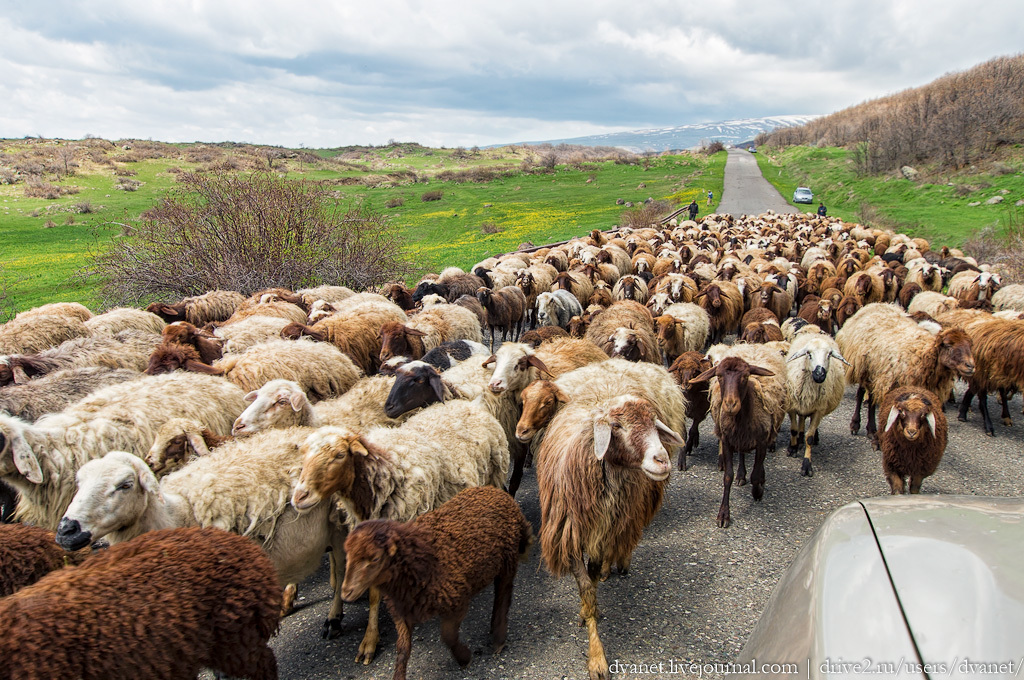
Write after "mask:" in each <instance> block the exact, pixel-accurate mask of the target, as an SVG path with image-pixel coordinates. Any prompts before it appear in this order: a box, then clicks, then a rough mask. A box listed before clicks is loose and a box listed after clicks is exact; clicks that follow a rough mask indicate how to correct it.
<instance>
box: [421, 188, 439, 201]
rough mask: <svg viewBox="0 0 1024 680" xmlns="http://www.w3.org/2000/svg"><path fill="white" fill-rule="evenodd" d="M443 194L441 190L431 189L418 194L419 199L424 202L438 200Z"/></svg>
mask: <svg viewBox="0 0 1024 680" xmlns="http://www.w3.org/2000/svg"><path fill="white" fill-rule="evenodd" d="M443 196H444V192H443V191H442V190H440V189H433V190H431V191H427V192H424V194H423V195H422V196H420V200H421V201H423V202H424V203H429V202H430V201H440V200H441V198H442V197H443Z"/></svg>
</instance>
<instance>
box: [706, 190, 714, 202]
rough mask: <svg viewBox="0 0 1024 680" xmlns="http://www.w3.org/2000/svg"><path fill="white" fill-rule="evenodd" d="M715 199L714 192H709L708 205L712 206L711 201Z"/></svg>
mask: <svg viewBox="0 0 1024 680" xmlns="http://www.w3.org/2000/svg"><path fill="white" fill-rule="evenodd" d="M714 197H715V193H714V192H713V191H709V192H708V205H711V199H712V198H714Z"/></svg>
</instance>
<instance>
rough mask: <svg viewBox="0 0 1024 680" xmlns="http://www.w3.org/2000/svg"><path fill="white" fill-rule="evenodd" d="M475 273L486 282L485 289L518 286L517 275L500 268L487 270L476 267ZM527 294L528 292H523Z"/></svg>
mask: <svg viewBox="0 0 1024 680" xmlns="http://www.w3.org/2000/svg"><path fill="white" fill-rule="evenodd" d="M473 273H474V274H476V275H477V276H479V277H480V280H481V281H483V282H484V287H486V288H491V289H493V290H498V289H499V288H504V287H505V286H514V285H516V275H515V274H513V273H511V272H508V271H505V270H503V269H500V268H497V267H496V268H494V269H487V268H485V267H474V268H473ZM523 294H524V295H525V294H526V291H523Z"/></svg>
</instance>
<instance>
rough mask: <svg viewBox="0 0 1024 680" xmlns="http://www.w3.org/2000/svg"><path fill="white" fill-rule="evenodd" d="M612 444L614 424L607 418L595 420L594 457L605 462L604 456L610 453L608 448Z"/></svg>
mask: <svg viewBox="0 0 1024 680" xmlns="http://www.w3.org/2000/svg"><path fill="white" fill-rule="evenodd" d="M611 443H612V424H611V423H609V422H608V419H607V418H606V417H601V416H599V417H597V418H595V419H594V456H596V457H597V459H598V460H604V454H606V453H608V447H609V446H611Z"/></svg>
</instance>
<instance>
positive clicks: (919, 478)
mask: <svg viewBox="0 0 1024 680" xmlns="http://www.w3.org/2000/svg"><path fill="white" fill-rule="evenodd" d="M923 481H924V475H910V493H921V482H923Z"/></svg>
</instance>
